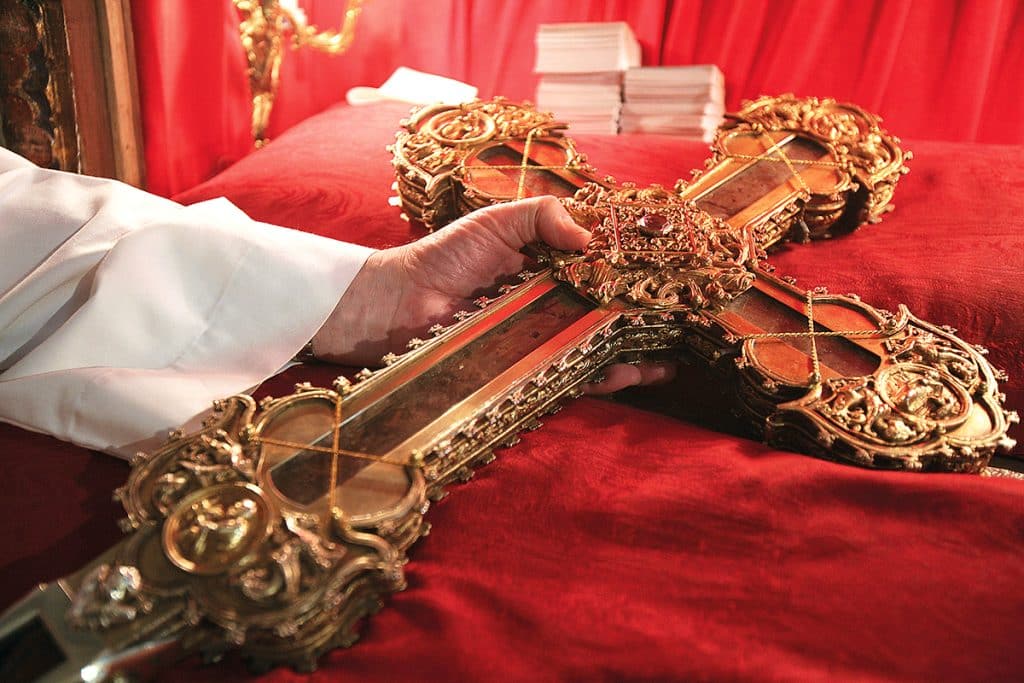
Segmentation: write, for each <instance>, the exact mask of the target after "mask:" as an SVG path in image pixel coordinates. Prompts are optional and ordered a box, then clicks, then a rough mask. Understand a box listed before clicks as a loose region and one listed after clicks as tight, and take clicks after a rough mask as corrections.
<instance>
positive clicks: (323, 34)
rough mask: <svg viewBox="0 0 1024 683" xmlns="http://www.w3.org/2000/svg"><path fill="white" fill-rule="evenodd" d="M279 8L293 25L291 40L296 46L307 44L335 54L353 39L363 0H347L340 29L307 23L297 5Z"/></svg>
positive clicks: (340, 51)
mask: <svg viewBox="0 0 1024 683" xmlns="http://www.w3.org/2000/svg"><path fill="white" fill-rule="evenodd" d="M287 4H290V3H286V5H287ZM281 9H282V11H283V12H284V13H285V15H287V16H288V17H289V18H290V20H291V22H292V25H293V26H294V27H295V33H294V35H293V37H292V41H293V45H294V46H295V47H296V48H299V47H306V46H308V47H311V48H313V49H314V50H320V51H321V52H326V53H327V54H330V55H337V54H341V53H342V52H345V51H346V50H348V49H349V48H350V47H351V46H352V41H353V40H355V37H356V22H357V21H358V20H359V15H360V14H361V13H362V11H363V0H349V3H348V6H347V7H346V8H345V18H344V20H343V21H342V24H341V30H340V31H321V30H320V29H318V28H317V27H316V26H310V25H308V24H307V23H306V15H305V13H304V12H302V10H301V9H299V8H298V7H297V6H296V7H295V8H293V9H290V8H289V7H287V6H285V7H282V8H281Z"/></svg>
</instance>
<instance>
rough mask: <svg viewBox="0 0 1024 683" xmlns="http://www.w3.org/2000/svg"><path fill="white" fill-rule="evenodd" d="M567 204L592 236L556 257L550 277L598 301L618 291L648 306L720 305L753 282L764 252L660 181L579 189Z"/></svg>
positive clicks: (745, 234) (743, 233)
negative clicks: (578, 250) (578, 249)
mask: <svg viewBox="0 0 1024 683" xmlns="http://www.w3.org/2000/svg"><path fill="white" fill-rule="evenodd" d="M565 203H566V207H567V208H568V210H569V212H570V214H572V215H573V218H574V219H575V220H576V221H577V222H578V223H579V224H580V225H583V226H584V227H586V228H587V229H588V230H590V231H591V233H592V235H593V238H592V239H591V242H590V244H588V245H587V248H586V249H585V250H584V252H583V255H582V256H581V257H573V258H562V259H561V260H559V261H558V263H556V265H555V277H556V278H558V279H560V280H562V281H564V282H568V283H569V284H571V285H573V286H574V287H576V288H577V289H579V290H580V291H582V292H583V293H585V294H587V295H588V296H591V297H593V298H594V299H596V300H597V301H599V302H600V303H607V302H609V301H611V300H612V299H613V298H615V297H618V296H624V297H625V298H626V299H627V300H628V301H631V302H633V303H635V304H639V305H641V306H645V307H650V308H681V309H687V310H691V311H698V310H702V309H704V308H708V307H712V308H714V307H719V306H722V305H724V304H725V303H727V302H728V301H731V300H732V299H733V298H735V297H736V296H738V295H739V294H741V293H742V292H744V291H745V290H746V289H747V288H748V287H750V285H751V284H752V283H753V281H754V273H753V272H752V271H751V269H750V268H751V267H752V266H754V265H755V264H756V263H757V259H758V258H759V257H760V256H761V255H762V252H761V250H760V249H759V248H758V246H757V244H756V242H755V241H754V238H753V235H752V234H751V233H750V231H748V230H746V229H743V228H735V227H733V226H731V225H729V224H728V223H726V222H725V221H722V220H720V219H717V218H714V217H712V216H710V215H709V214H707V213H706V212H704V211H701V210H700V209H698V208H697V207H696V206H695V205H694V204H693V203H691V202H684V201H682V200H680V199H678V198H676V197H675V196H674V195H672V194H671V193H669V192H667V191H666V190H665V189H664V188H662V187H660V186H652V187H649V188H637V187H635V186H633V185H630V184H624V185H623V186H622V187H619V188H615V189H612V190H608V189H605V188H602V187H599V186H596V185H588V186H585V187H584V188H582V189H581V190H580V192H578V193H577V195H576V197H575V198H574V199H572V200H567V201H566V202H565Z"/></svg>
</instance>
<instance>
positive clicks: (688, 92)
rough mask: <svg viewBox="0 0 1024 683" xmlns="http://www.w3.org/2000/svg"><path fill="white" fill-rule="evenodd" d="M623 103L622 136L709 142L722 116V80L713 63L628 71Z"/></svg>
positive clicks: (723, 92) (723, 94) (723, 89)
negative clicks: (655, 135) (661, 136)
mask: <svg viewBox="0 0 1024 683" xmlns="http://www.w3.org/2000/svg"><path fill="white" fill-rule="evenodd" d="M623 100H624V101H623V105H622V119H621V127H622V132H623V133H663V134H667V135H684V136H687V137H696V138H700V139H702V140H704V141H705V142H710V141H711V139H712V138H713V137H714V135H715V129H717V128H718V125H719V124H720V123H721V122H722V115H723V114H724V113H725V77H724V76H723V75H722V71H721V70H720V69H719V68H718V67H717V66H715V65H714V64H697V65H693V66H645V67H639V68H636V69H630V70H629V71H627V72H626V77H625V87H624V98H623Z"/></svg>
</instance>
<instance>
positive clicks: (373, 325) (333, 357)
mask: <svg viewBox="0 0 1024 683" xmlns="http://www.w3.org/2000/svg"><path fill="white" fill-rule="evenodd" d="M536 241H542V242H545V243H547V244H549V245H550V246H552V247H554V248H556V249H561V250H564V251H577V250H580V249H583V248H584V247H586V245H587V243H588V242H589V241H590V233H589V232H587V231H586V230H585V229H583V228H581V227H580V226H579V225H577V224H576V223H575V222H574V221H573V220H572V218H570V217H569V214H568V213H567V212H566V211H565V209H564V208H563V207H562V205H561V204H560V203H559V202H558V200H556V199H555V198H554V197H535V198H532V199H526V200H522V201H518V202H512V203H509V204H500V205H497V206H491V207H487V208H484V209H481V210H479V211H476V212H474V213H472V214H470V215H468V216H465V217H463V218H461V219H459V220H457V221H455V222H454V223H452V224H451V225H450V226H448V227H446V228H444V229H443V230H440V231H438V232H435V233H432V234H430V235H427V236H426V237H423V238H422V239H420V240H417V241H416V242H412V243H410V244H407V245H404V246H401V247H395V248H392V249H385V250H382V251H378V252H375V253H374V254H372V255H371V256H370V257H369V259H367V262H366V264H365V265H364V266H363V268H362V270H360V272H359V274H358V275H357V276H356V278H355V279H354V280H353V281H352V284H351V285H350V286H349V288H348V290H346V292H345V294H344V296H342V298H341V300H340V301H339V302H338V305H337V307H336V308H335V310H334V312H333V313H332V314H331V317H330V318H329V319H328V320H327V322H326V323H324V326H323V327H322V328H321V329H320V331H319V332H318V333H317V334H316V335H315V336H314V337H313V340H312V342H313V353H314V355H316V356H317V357H318V358H322V359H324V360H328V361H332V362H338V363H344V364H348V365H373V364H376V363H379V361H380V358H381V356H383V355H384V354H386V353H389V352H392V353H399V352H401V351H402V350H404V348H405V344H406V342H407V341H408V340H409V339H411V338H412V337H415V336H423V334H424V333H425V332H426V330H427V329H428V328H429V327H430V326H431V325H434V324H436V323H441V324H448V323H450V322H451V319H452V315H453V314H454V313H455V312H456V311H459V310H467V309H471V308H472V307H473V303H472V302H473V299H475V298H476V297H478V296H479V295H480V294H481V293H482V292H484V291H486V290H488V289H490V288H492V287H494V286H495V285H496V284H497V283H499V282H501V281H502V280H506V279H508V278H509V277H510V276H512V275H514V274H516V273H518V272H519V271H521V270H522V269H523V265H524V262H525V260H526V257H525V256H523V254H522V253H521V252H520V250H521V249H522V248H523V247H524V246H526V245H527V244H529V243H530V242H536ZM672 375H674V367H673V366H666V365H663V364H644V365H639V366H630V365H613V366H610V367H609V368H607V369H606V370H605V380H604V381H602V382H598V383H595V384H590V385H587V386H586V387H585V388H586V390H587V391H588V392H590V393H609V392H611V391H617V390H619V389H622V388H624V387H627V386H632V385H634V384H640V383H645V384H646V383H652V382H654V381H667V380H668V379H671V376H672Z"/></svg>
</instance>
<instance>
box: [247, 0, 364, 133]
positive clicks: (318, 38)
mask: <svg viewBox="0 0 1024 683" xmlns="http://www.w3.org/2000/svg"><path fill="white" fill-rule="evenodd" d="M346 2H347V4H346V7H345V19H344V20H343V22H342V25H341V29H340V30H338V31H321V30H320V29H318V28H317V27H316V26H312V25H310V24H308V23H307V20H306V13H305V12H304V11H303V10H302V8H301V7H299V4H298V0H234V4H235V7H236V8H237V9H238V13H239V15H240V16H241V22H240V23H239V25H238V31H239V35H240V37H241V40H242V48H243V49H244V50H245V57H246V60H247V61H248V63H249V69H248V75H249V89H250V90H251V92H252V137H253V140H254V141H255V143H256V146H257V147H262V146H263V145H264V144H265V143H266V141H267V137H266V132H267V126H268V124H269V123H270V112H271V110H272V109H273V108H274V98H275V97H276V96H277V88H278V85H279V83H280V73H281V61H282V60H283V59H284V45H285V43H286V42H288V41H290V42H291V45H292V48H294V49H298V48H301V47H310V48H312V49H314V50H319V51H320V52H326V53H327V54H330V55H338V54H342V53H343V52H345V51H346V50H348V48H349V47H350V46H351V45H352V41H353V40H355V35H356V23H357V21H358V19H359V14H360V13H361V12H362V11H363V3H364V2H365V0H346Z"/></svg>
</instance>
